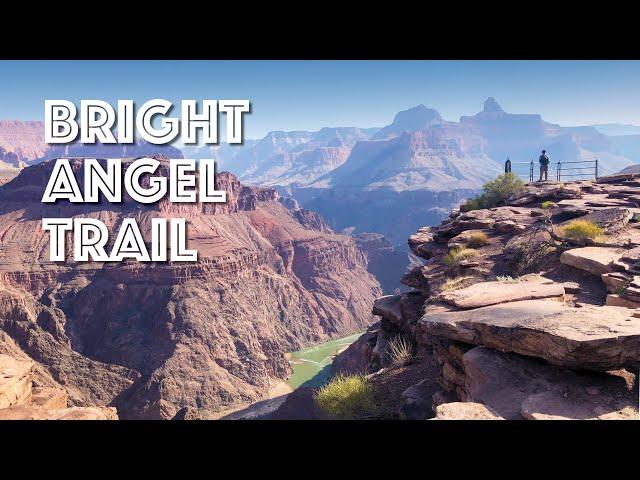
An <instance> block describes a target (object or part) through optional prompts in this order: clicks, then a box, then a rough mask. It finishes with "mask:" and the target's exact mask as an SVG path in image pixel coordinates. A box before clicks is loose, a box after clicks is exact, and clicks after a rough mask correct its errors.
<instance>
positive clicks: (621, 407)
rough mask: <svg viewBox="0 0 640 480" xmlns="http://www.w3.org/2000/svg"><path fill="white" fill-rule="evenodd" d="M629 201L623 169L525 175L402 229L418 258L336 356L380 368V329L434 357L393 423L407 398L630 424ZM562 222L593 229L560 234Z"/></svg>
mask: <svg viewBox="0 0 640 480" xmlns="http://www.w3.org/2000/svg"><path fill="white" fill-rule="evenodd" d="M494 113H496V114H500V112H499V111H496V110H495V109H493V110H492V111H491V112H488V113H487V114H494ZM639 200H640V182H637V179H636V176H635V174H630V175H626V176H617V177H615V178H603V179H602V180H601V181H599V182H592V181H581V182H572V183H568V184H564V185H560V184H555V183H552V182H548V183H544V184H529V185H527V186H526V187H525V189H524V190H523V191H522V192H521V193H520V194H518V195H517V196H514V197H512V198H511V199H509V200H508V202H507V203H508V204H507V205H504V206H500V207H497V208H491V209H485V210H474V211H465V206H464V205H463V206H462V207H461V209H460V210H454V211H452V212H451V214H450V216H449V218H448V219H446V220H445V221H443V222H442V223H441V224H440V225H438V226H435V227H423V228H421V229H419V230H418V232H417V233H415V234H414V235H412V236H411V237H410V238H409V247H410V248H411V250H412V252H413V253H414V254H415V255H418V256H420V257H422V258H423V259H424V264H423V265H419V266H417V267H415V268H414V269H413V270H412V271H411V272H409V273H408V274H407V275H405V277H404V278H403V283H405V284H406V285H407V286H409V287H411V288H412V289H413V290H412V291H409V292H406V293H402V294H400V295H391V296H384V297H380V298H379V299H377V300H376V302H375V303H374V309H373V312H374V313H375V314H376V315H378V316H380V317H381V321H380V324H379V326H378V328H377V329H376V331H375V332H373V331H370V332H367V334H365V336H363V337H362V339H361V340H359V341H358V342H356V343H355V344H354V345H353V346H352V348H350V349H348V350H347V351H346V352H344V353H343V354H342V355H340V356H339V357H338V360H337V362H338V363H339V362H340V361H341V360H340V357H341V356H343V355H344V356H345V358H350V364H351V365H353V364H354V363H355V360H354V359H355V358H356V357H357V356H358V355H357V352H360V356H359V358H360V362H361V365H362V366H361V371H366V372H376V371H380V370H379V369H381V368H382V369H383V370H385V369H388V368H392V366H390V365H389V364H388V363H387V364H385V363H384V357H383V356H381V355H380V352H381V351H384V350H385V346H386V345H387V343H388V341H389V340H388V339H389V338H392V337H394V336H397V335H402V336H405V337H407V338H409V339H411V340H412V341H413V342H415V343H416V345H417V351H418V352H419V356H420V358H423V359H426V358H433V359H435V361H436V362H437V365H438V371H437V373H436V376H437V384H438V386H439V388H440V390H439V391H436V392H435V393H433V390H431V391H426V390H423V389H422V388H421V386H422V385H424V384H425V383H422V382H427V381H428V380H433V378H431V377H425V378H422V379H420V381H418V382H417V383H415V384H414V385H413V387H411V388H409V389H408V390H407V391H406V395H404V397H406V398H405V401H406V403H407V406H408V407H409V410H408V413H409V415H407V416H406V417H405V418H414V417H411V412H412V411H414V410H415V409H414V410H412V408H411V406H418V408H417V410H420V413H419V414H418V417H420V418H424V417H425V416H426V417H435V418H442V419H447V418H455V419H501V418H504V419H527V420H538V419H545V420H547V419H638V391H637V382H638V380H637V371H638V367H639V366H640V323H639V321H638V320H639V319H640V311H638V310H637V309H638V307H640V281H639V280H638V274H640V263H639V261H640V253H639V252H640V228H639V227H638V223H637V218H638V217H637V214H638V213H640V209H639V208H640V203H639ZM543 202H552V203H550V204H545V205H544V206H543V205H542V203H543ZM572 219H581V220H586V221H587V222H591V223H594V224H597V225H598V226H599V227H600V228H601V229H602V231H603V235H602V236H601V237H599V238H596V239H588V238H587V239H576V238H565V237H564V235H563V231H562V227H563V226H564V225H567V224H568V222H570V221H571V220H572ZM409 303H411V304H412V305H413V308H411V309H405V310H403V308H402V306H403V305H408V304H409ZM349 350H351V351H349ZM352 368H353V367H352ZM383 370H382V371H383ZM427 390H429V389H427ZM429 402H431V403H430V406H431V413H430V414H429V412H427V411H426V410H425V405H427V404H429ZM425 412H426V413H425Z"/></svg>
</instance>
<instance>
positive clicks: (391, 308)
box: [373, 295, 402, 326]
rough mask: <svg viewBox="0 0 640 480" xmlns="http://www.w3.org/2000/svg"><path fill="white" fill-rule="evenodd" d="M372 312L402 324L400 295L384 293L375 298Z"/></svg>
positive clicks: (398, 324)
mask: <svg viewBox="0 0 640 480" xmlns="http://www.w3.org/2000/svg"><path fill="white" fill-rule="evenodd" d="M373 314H374V315H379V316H380V317H382V318H385V319H386V320H388V321H390V322H391V323H393V324H395V325H397V326H400V325H401V324H402V312H401V311H400V295H385V296H383V297H378V298H376V300H375V302H373Z"/></svg>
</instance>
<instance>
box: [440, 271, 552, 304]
mask: <svg viewBox="0 0 640 480" xmlns="http://www.w3.org/2000/svg"><path fill="white" fill-rule="evenodd" d="M541 298H556V299H559V300H562V299H563V298H564V287H563V286H562V284H559V283H555V282H553V281H552V280H548V279H546V278H543V277H540V276H538V275H533V276H526V277H523V278H522V279H520V280H515V281H493V282H481V283H476V284H474V285H471V286H469V287H466V288H461V289H459V290H451V291H448V292H444V293H442V294H441V295H440V300H442V301H444V302H446V303H448V304H449V305H453V306H455V307H457V308H464V309H467V308H479V307H485V306H487V305H495V304H498V303H506V302H516V301H520V300H535V299H541Z"/></svg>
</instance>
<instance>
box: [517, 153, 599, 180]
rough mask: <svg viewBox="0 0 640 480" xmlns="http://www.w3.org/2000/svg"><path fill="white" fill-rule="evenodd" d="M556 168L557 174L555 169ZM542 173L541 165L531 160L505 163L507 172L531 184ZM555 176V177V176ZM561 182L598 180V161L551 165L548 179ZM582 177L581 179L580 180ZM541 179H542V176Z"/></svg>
mask: <svg viewBox="0 0 640 480" xmlns="http://www.w3.org/2000/svg"><path fill="white" fill-rule="evenodd" d="M554 168H555V172H553V169H554ZM539 171H540V164H539V163H538V162H534V161H533V160H531V161H530V162H512V161H510V160H509V159H507V162H505V172H512V173H515V174H516V175H518V176H519V177H520V178H522V179H528V180H529V181H530V182H533V181H535V180H536V176H537V174H538V173H539ZM554 174H555V175H554ZM554 176H555V179H556V181H558V182H560V181H562V179H572V180H589V179H591V178H594V179H596V180H597V179H598V159H597V158H596V159H594V160H578V161H570V162H563V161H559V162H556V163H552V164H549V170H548V172H547V178H549V177H550V178H553V177H554ZM578 177H581V178H578ZM540 178H542V177H541V176H540Z"/></svg>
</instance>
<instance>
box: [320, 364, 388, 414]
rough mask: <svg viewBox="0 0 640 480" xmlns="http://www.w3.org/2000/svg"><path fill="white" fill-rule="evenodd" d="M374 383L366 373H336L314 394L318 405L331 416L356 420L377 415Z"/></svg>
mask: <svg viewBox="0 0 640 480" xmlns="http://www.w3.org/2000/svg"><path fill="white" fill-rule="evenodd" d="M373 397H374V389H373V385H372V384H371V382H370V381H369V379H368V378H367V377H365V376H364V375H342V374H338V375H336V376H335V377H334V378H333V380H331V381H330V382H329V383H328V384H326V385H325V386H323V387H321V388H320V389H318V390H317V391H316V392H315V394H314V400H315V402H316V405H318V407H319V408H320V409H321V410H322V411H323V412H324V413H325V414H326V415H328V416H329V417H331V418H335V419H338V420H355V419H359V418H365V417H369V416H372V415H375V413H376V411H377V407H376V404H375V402H374V398H373Z"/></svg>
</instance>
